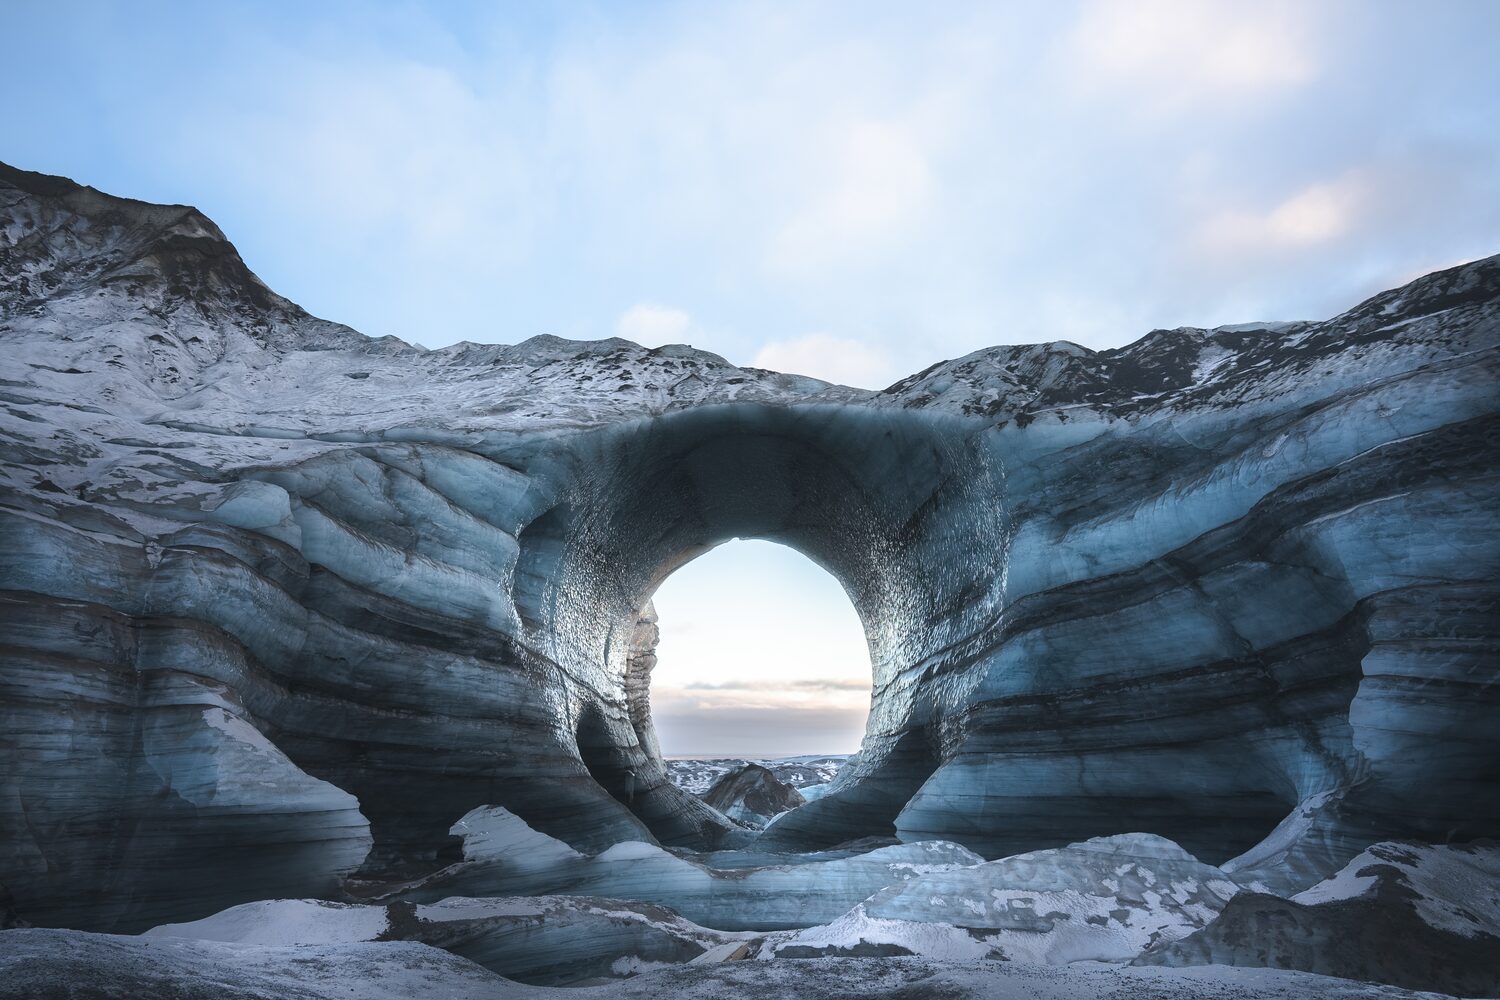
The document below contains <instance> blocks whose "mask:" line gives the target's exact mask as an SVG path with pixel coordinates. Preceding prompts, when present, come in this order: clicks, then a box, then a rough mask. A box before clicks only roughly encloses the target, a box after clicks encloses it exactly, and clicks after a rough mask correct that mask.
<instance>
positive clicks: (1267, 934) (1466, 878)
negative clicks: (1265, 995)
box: [1137, 841, 1500, 996]
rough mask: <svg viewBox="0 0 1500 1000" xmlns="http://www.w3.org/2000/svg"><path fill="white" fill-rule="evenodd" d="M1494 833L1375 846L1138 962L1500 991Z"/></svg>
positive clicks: (1251, 898) (1241, 906)
mask: <svg viewBox="0 0 1500 1000" xmlns="http://www.w3.org/2000/svg"><path fill="white" fill-rule="evenodd" d="M1497 956H1500V848H1497V846H1496V844H1495V842H1494V841H1481V842H1476V843H1473V844H1469V845H1452V846H1432V845H1420V844H1408V843H1389V842H1387V843H1379V844H1374V845H1371V846H1370V847H1369V848H1367V849H1366V850H1364V851H1361V852H1360V854H1359V855H1358V856H1357V857H1355V858H1354V859H1353V860H1351V861H1350V862H1349V863H1348V864H1347V865H1346V866H1344V868H1342V869H1341V870H1340V871H1338V872H1337V873H1336V874H1334V875H1333V876H1332V877H1330V878H1328V879H1325V880H1324V881H1322V882H1319V883H1318V884H1317V885H1314V886H1312V887H1311V888H1309V889H1306V890H1304V891H1302V892H1299V893H1297V894H1296V895H1294V896H1292V897H1291V898H1290V899H1284V898H1281V897H1278V896H1274V895H1269V894H1263V893H1256V892H1246V893H1242V894H1241V895H1239V896H1237V897H1236V898H1235V899H1233V900H1231V901H1230V903H1229V905H1228V906H1227V907H1225V909H1224V912H1223V914H1222V915H1221V916H1220V917H1219V919H1218V920H1217V921H1215V922H1214V923H1211V924H1209V925H1208V926H1207V927H1205V928H1203V929H1202V930H1200V931H1198V932H1197V933H1195V934H1193V935H1191V936H1189V937H1187V938H1184V939H1182V940H1180V941H1177V942H1175V943H1172V944H1166V945H1164V946H1162V947H1159V948H1155V949H1152V950H1151V951H1149V952H1147V953H1146V954H1145V955H1143V956H1142V957H1141V958H1140V959H1138V960H1137V961H1138V962H1140V963H1143V964H1150V965H1169V966H1190V965H1200V964H1207V963H1210V962H1214V963H1224V964H1232V965H1241V966H1270V967H1273V968H1282V969H1301V970H1304V971H1309V972H1319V973H1324V974H1327V975H1333V976H1343V977H1347V978H1350V979H1369V980H1375V981H1377V982H1387V983H1395V984H1397V985H1401V986H1407V987H1410V988H1413V989H1429V990H1438V991H1443V992H1451V993H1457V994H1462V995H1465V996H1475V995H1481V996H1494V995H1496V994H1497V993H1500V961H1497Z"/></svg>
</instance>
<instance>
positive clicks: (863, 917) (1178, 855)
mask: <svg viewBox="0 0 1500 1000" xmlns="http://www.w3.org/2000/svg"><path fill="white" fill-rule="evenodd" d="M1238 891H1239V887H1238V886H1237V885H1235V883H1234V882H1233V881H1232V880H1231V879H1230V878H1229V877H1228V876H1227V875H1225V874H1224V873H1223V872H1222V871H1220V870H1219V869H1217V868H1214V867H1212V866H1211V865H1205V864H1203V863H1202V862H1200V861H1198V860H1197V859H1196V858H1194V857H1193V856H1192V855H1190V854H1188V853H1187V852H1185V851H1183V850H1182V849H1181V848H1180V847H1178V846H1177V845H1176V844H1173V843H1172V842H1171V841H1168V840H1164V839H1162V838H1160V837H1154V836H1151V835H1149V834H1125V835H1121V836H1115V837H1102V838H1098V839H1094V840H1089V841H1085V842H1084V843H1080V844H1070V845H1068V846H1067V847H1063V848H1057V849H1055V850H1046V851H1036V852H1033V853H1029V854H1021V855H1017V856H1015V857H1010V858H1005V859H1003V860H999V861H991V862H988V863H986V864H981V865H975V866H972V867H967V868H954V869H949V870H946V871H938V872H933V873H928V874H922V875H919V876H917V877H916V878H912V879H909V880H906V881H903V882H900V883H897V884H895V885H892V886H890V887H888V888H886V889H884V890H882V891H880V892H878V893H876V894H875V895H873V896H872V897H870V898H869V899H868V900H866V901H864V902H862V903H860V904H859V905H858V906H857V907H855V908H853V909H852V910H850V911H849V912H848V913H846V914H844V915H843V916H841V917H839V918H838V919H837V920H834V921H833V922H831V923H830V924H828V925H826V926H822V927H813V928H808V929H806V930H801V931H797V932H792V933H787V934H781V935H773V936H772V937H770V938H768V939H767V941H766V943H765V944H764V945H763V946H762V947H761V949H760V954H761V955H762V956H764V957H781V958H807V957H814V956H822V955H879V954H885V955H918V956H921V957H924V958H934V959H948V960H972V959H981V958H991V959H998V960H1002V961H1012V962H1026V963H1030V964H1039V965H1066V964H1068V963H1071V962H1081V961H1096V962H1122V961H1129V960H1130V959H1133V958H1135V957H1136V956H1138V955H1140V954H1141V953H1142V952H1143V951H1145V950H1146V949H1147V948H1149V947H1151V946H1153V945H1157V944H1159V943H1162V942H1165V941H1175V940H1177V939H1179V938H1181V937H1184V936H1186V935H1188V934H1190V933H1192V932H1193V931H1196V930H1198V929H1200V928H1202V927H1204V926H1205V925H1207V924H1209V923H1210V922H1211V921H1213V919H1214V918H1215V917H1217V916H1218V914H1219V912H1220V911H1221V910H1222V909H1223V908H1224V906H1225V904H1226V903H1227V902H1228V901H1229V900H1230V899H1232V898H1233V897H1234V895H1235V893H1237V892H1238Z"/></svg>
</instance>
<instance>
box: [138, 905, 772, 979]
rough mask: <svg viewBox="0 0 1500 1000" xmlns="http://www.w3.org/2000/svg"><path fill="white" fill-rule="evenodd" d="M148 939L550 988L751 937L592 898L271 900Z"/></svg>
mask: <svg viewBox="0 0 1500 1000" xmlns="http://www.w3.org/2000/svg"><path fill="white" fill-rule="evenodd" d="M143 936H144V937H147V938H151V939H157V940H160V939H170V938H188V939H192V940H199V941H222V942H229V943H235V944H256V945H276V946H283V947H284V946H290V945H296V946H318V945H330V944H350V943H354V942H360V941H419V942H422V943H424V944H430V945H434V946H436V947H439V948H442V949H444V950H445V951H450V952H452V953H454V954H456V955H461V956H463V957H464V958H467V959H469V960H471V961H474V962H477V963H478V964H480V965H482V966H484V967H485V968H487V969H489V970H491V971H492V972H496V973H499V974H500V975H503V976H505V977H506V978H508V979H515V980H519V981H522V982H528V983H546V984H553V985H557V984H565V983H571V982H577V981H579V980H584V979H592V978H601V977H602V978H608V977H611V976H620V975H633V974H635V973H637V972H640V971H644V970H645V969H648V968H654V967H661V966H666V965H681V964H685V963H687V962H690V961H696V960H700V959H702V958H704V956H705V955H706V953H707V952H709V951H710V950H711V949H725V948H726V946H728V947H727V950H725V951H723V953H725V954H730V953H733V948H735V947H739V946H741V945H744V944H745V943H746V939H747V938H748V937H750V935H746V934H733V933H725V932H721V931H713V930H709V929H708V928H705V927H699V926H698V925H696V924H694V923H691V922H690V921H687V920H684V919H682V918H681V917H680V916H678V915H677V914H675V913H672V912H671V911H669V910H665V909H662V908H661V907H656V906H651V905H649V904H644V903H636V902H626V901H622V900H616V899H601V898H594V897H587V896H528V897H523V898H489V899H467V898H453V899H445V900H442V901H441V902H438V903H434V904H432V905H428V906H413V905H411V904H403V903H395V904H390V905H388V906H376V905H370V904H363V905H349V904H340V903H329V902H324V901H320V900H306V899H289V900H272V901H265V902H259V903H246V904H243V905H241V906H236V907H232V908H230V909H228V910H225V911H224V912H222V913H216V914H214V915H213V916H211V917H205V918H204V919H202V920H196V921H192V922H190V923H184V924H167V925H163V926H161V927H155V928H152V929H151V930H149V931H146V932H145V934H144V935H143ZM710 957H711V956H710Z"/></svg>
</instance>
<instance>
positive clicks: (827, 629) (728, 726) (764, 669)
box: [651, 540, 870, 758]
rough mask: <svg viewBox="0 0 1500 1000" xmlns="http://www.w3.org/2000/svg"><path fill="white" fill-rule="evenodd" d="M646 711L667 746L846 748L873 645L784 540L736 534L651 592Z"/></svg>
mask: <svg viewBox="0 0 1500 1000" xmlns="http://www.w3.org/2000/svg"><path fill="white" fill-rule="evenodd" d="M653 603H654V604H655V606H656V614H657V618H658V625H659V627H660V628H661V633H662V634H661V642H660V644H659V645H658V646H657V649H656V654H657V663H656V668H655V669H654V670H653V671H652V672H651V716H652V718H653V719H654V720H655V723H656V734H657V737H658V739H660V741H661V746H662V752H663V753H664V754H666V755H668V756H720V755H722V756H732V757H752V758H753V757H762V756H765V757H778V756H793V755H796V754H826V753H853V752H854V751H855V750H858V749H859V741H860V737H861V736H862V735H863V734H864V728H865V718H866V716H867V715H868V714H869V711H870V652H869V648H868V647H867V646H866V645H865V635H864V630H863V628H862V627H861V625H860V622H859V616H858V615H857V614H856V613H855V611H854V606H853V605H852V604H850V603H849V599H848V597H846V596H845V595H844V589H843V587H841V586H840V585H839V583H838V581H837V580H835V579H834V578H833V577H832V576H831V575H829V573H828V572H827V571H826V570H824V569H822V568H821V567H819V566H817V565H816V564H815V563H813V562H812V561H811V560H810V559H808V558H807V557H806V556H804V555H802V554H801V553H798V552H796V551H794V550H792V549H789V548H787V547H786V546H784V545H776V544H774V543H772V542H764V541H749V540H745V541H732V542H727V543H725V544H724V545H721V546H719V547H718V548H716V549H713V550H711V551H709V552H708V553H707V554H706V555H702V556H699V557H698V558H697V559H695V560H693V561H692V562H690V563H688V564H687V565H686V566H684V567H683V568H681V569H679V570H678V571H677V572H675V573H673V574H672V575H671V576H669V577H667V579H666V581H665V582H663V583H662V585H661V586H660V587H659V588H657V591H656V595H655V597H654V598H653Z"/></svg>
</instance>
